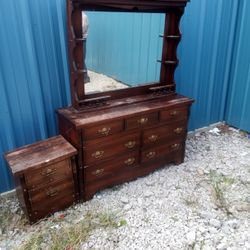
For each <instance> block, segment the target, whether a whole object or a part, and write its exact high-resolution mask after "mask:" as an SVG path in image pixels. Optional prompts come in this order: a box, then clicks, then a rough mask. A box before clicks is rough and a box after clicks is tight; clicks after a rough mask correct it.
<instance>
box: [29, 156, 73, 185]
mask: <svg viewBox="0 0 250 250" xmlns="http://www.w3.org/2000/svg"><path fill="white" fill-rule="evenodd" d="M69 176H70V177H72V168H71V160H70V159H66V160H63V161H60V162H57V163H55V164H51V165H48V166H46V167H40V168H38V169H35V170H29V171H28V172H26V173H25V181H26V185H27V187H28V188H36V187H38V186H46V185H48V184H50V183H54V182H55V181H58V180H60V179H65V178H68V177H69Z"/></svg>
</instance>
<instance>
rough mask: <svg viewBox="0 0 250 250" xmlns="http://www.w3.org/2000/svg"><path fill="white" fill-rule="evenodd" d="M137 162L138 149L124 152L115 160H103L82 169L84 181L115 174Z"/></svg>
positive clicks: (96, 179)
mask: <svg viewBox="0 0 250 250" xmlns="http://www.w3.org/2000/svg"><path fill="white" fill-rule="evenodd" d="M138 163H139V151H138V152H135V153H130V154H126V155H124V156H122V157H119V158H116V159H115V160H109V161H104V162H102V163H100V164H96V165H92V166H89V167H86V168H85V169H84V182H85V183H90V182H93V181H98V180H100V179H105V178H109V177H111V176H115V175H116V173H117V172H118V171H121V170H123V169H126V168H131V167H134V166H137V165H138Z"/></svg>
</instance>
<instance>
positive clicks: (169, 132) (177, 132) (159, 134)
mask: <svg viewBox="0 0 250 250" xmlns="http://www.w3.org/2000/svg"><path fill="white" fill-rule="evenodd" d="M186 133H187V122H186V121H182V122H178V123H174V124H169V125H164V126H160V127H154V128H151V129H147V130H144V131H143V145H154V144H156V143H159V142H161V141H164V140H165V139H167V138H180V137H184V136H185V135H186Z"/></svg>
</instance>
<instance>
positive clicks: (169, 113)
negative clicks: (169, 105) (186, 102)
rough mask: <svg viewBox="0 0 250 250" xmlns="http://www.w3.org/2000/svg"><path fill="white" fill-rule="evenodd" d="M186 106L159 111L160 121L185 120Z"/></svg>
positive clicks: (186, 116) (186, 115)
mask: <svg viewBox="0 0 250 250" xmlns="http://www.w3.org/2000/svg"><path fill="white" fill-rule="evenodd" d="M187 118H188V108H186V107H185V108H175V109H169V110H163V111H161V112H160V121H164V122H168V121H169V122H173V121H179V120H187Z"/></svg>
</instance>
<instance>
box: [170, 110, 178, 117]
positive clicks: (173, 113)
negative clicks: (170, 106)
mask: <svg viewBox="0 0 250 250" xmlns="http://www.w3.org/2000/svg"><path fill="white" fill-rule="evenodd" d="M178 114H179V112H178V111H176V110H174V111H171V112H170V115H171V116H176V115H178Z"/></svg>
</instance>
